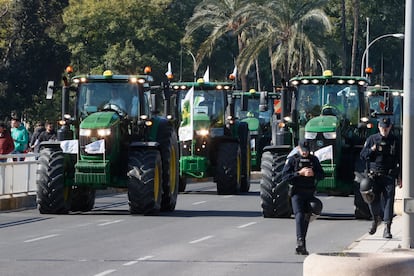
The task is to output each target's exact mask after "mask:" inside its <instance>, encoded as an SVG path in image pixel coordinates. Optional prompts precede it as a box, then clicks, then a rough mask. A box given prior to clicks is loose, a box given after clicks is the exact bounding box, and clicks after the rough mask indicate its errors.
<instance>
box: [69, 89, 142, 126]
mask: <svg viewBox="0 0 414 276" xmlns="http://www.w3.org/2000/svg"><path fill="white" fill-rule="evenodd" d="M107 104H110V107H111V108H112V109H115V110H117V111H118V110H119V112H122V113H124V114H128V115H129V116H131V117H136V116H138V114H139V110H138V109H139V104H138V85H137V84H133V83H125V82H119V83H117V82H111V83H108V82H90V83H84V84H81V85H80V86H79V94H78V103H77V114H78V116H79V118H80V119H82V118H85V117H86V116H88V114H91V113H94V112H97V111H100V110H102V108H104V107H105V106H106V105H107Z"/></svg>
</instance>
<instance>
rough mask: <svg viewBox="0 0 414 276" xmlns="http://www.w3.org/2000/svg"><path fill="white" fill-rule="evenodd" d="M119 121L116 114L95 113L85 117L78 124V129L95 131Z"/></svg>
mask: <svg viewBox="0 0 414 276" xmlns="http://www.w3.org/2000/svg"><path fill="white" fill-rule="evenodd" d="M118 120H119V115H118V114H117V113H116V112H96V113H93V114H91V115H89V116H88V117H86V118H85V119H84V120H83V121H82V122H81V124H80V128H84V129H97V128H107V127H110V126H112V125H113V124H114V123H115V122H116V121H118Z"/></svg>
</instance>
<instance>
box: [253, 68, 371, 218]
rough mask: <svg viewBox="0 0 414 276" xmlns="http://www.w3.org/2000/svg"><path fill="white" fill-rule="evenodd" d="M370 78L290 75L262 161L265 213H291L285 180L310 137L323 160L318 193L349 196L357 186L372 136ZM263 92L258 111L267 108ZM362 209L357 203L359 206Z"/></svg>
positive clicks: (327, 73)
mask: <svg viewBox="0 0 414 276" xmlns="http://www.w3.org/2000/svg"><path fill="white" fill-rule="evenodd" d="M367 85H368V83H367V79H366V78H361V77H349V76H334V75H333V74H332V72H331V71H330V70H327V71H325V72H324V74H323V76H301V77H295V78H292V79H291V80H290V81H289V85H288V86H286V85H284V87H283V88H282V91H281V100H282V114H281V116H280V119H278V118H277V117H275V116H273V118H272V119H273V120H272V122H271V127H272V142H271V145H270V146H267V147H265V148H264V153H263V155H262V164H261V172H262V179H261V183H260V184H261V185H260V186H261V192H260V196H261V201H262V204H261V206H262V210H263V215H264V217H290V216H291V213H292V210H291V204H290V198H289V195H288V189H289V188H288V183H285V182H283V181H281V173H282V169H283V166H284V164H285V162H286V159H287V157H288V156H289V154H294V153H295V152H296V151H297V147H296V146H297V143H298V141H299V140H300V139H301V138H307V139H308V140H310V147H311V151H312V152H313V153H314V154H315V155H316V156H317V157H318V158H319V160H320V161H321V165H322V168H323V170H324V172H325V179H324V180H322V181H320V182H319V183H318V186H317V191H318V192H321V193H327V194H330V195H342V196H347V195H349V194H351V193H353V191H354V189H355V185H356V183H355V177H354V176H355V170H357V169H359V168H356V167H355V164H356V162H357V160H359V159H360V158H359V152H360V150H361V149H362V146H363V144H364V142H365V139H366V138H367V136H368V135H370V134H371V133H373V130H372V126H373V124H372V123H371V121H370V120H371V119H370V116H369V115H370V114H369V111H370V110H369V105H368V101H367V99H366V97H365V95H364V92H365V90H366V87H367ZM267 102H268V101H267V95H266V93H262V95H261V102H260V110H266V109H267V106H268V103H267ZM357 207H358V206H357Z"/></svg>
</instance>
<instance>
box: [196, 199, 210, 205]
mask: <svg viewBox="0 0 414 276" xmlns="http://www.w3.org/2000/svg"><path fill="white" fill-rule="evenodd" d="M206 202H207V201H205V200H203V201H197V202H194V203H193V205H199V204H203V203H206Z"/></svg>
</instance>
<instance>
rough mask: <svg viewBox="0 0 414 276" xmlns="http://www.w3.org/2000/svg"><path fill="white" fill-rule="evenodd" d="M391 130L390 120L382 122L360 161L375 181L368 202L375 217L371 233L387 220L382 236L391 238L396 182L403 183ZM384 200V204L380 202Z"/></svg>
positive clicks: (398, 147)
mask: <svg viewBox="0 0 414 276" xmlns="http://www.w3.org/2000/svg"><path fill="white" fill-rule="evenodd" d="M391 127H392V123H391V119H390V118H386V117H385V118H382V119H380V120H379V123H378V129H379V132H378V133H376V134H373V135H371V136H369V137H368V138H367V140H366V142H365V145H364V147H363V149H362V150H361V154H360V156H361V159H362V160H365V161H366V162H367V167H368V175H369V176H370V177H371V178H372V183H373V184H372V192H373V194H374V198H373V200H372V201H371V203H369V209H370V211H371V215H372V217H373V222H372V226H371V228H370V229H369V234H371V235H373V234H374V233H375V232H376V231H377V226H378V224H379V223H380V222H381V220H383V221H384V224H385V227H384V234H383V237H384V238H387V239H391V238H392V234H391V223H392V218H393V216H394V195H395V183H396V181H395V180H396V178H397V179H398V182H397V183H398V185H400V184H401V177H400V176H401V169H400V168H401V166H400V160H401V156H400V154H401V150H400V143H399V141H398V140H397V138H396V137H395V136H394V135H393V134H392V133H390V131H391ZM381 197H382V198H383V200H384V202H383V204H382V203H381Z"/></svg>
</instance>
